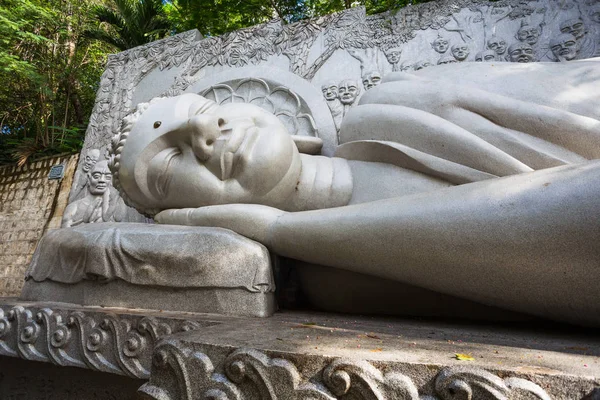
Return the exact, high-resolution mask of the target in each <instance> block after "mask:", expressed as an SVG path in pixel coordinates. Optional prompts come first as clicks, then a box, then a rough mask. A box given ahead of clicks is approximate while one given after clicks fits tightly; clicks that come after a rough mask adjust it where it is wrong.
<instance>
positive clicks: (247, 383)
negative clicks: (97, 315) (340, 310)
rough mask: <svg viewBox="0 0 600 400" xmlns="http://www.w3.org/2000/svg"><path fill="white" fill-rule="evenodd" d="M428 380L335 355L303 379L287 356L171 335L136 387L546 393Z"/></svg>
mask: <svg viewBox="0 0 600 400" xmlns="http://www.w3.org/2000/svg"><path fill="white" fill-rule="evenodd" d="M432 386H434V387H435V389H434V390H435V394H433V395H432V394H423V395H419V391H418V389H417V386H416V385H415V383H414V382H413V380H412V379H411V378H410V377H409V376H407V375H405V374H402V373H398V372H385V373H384V372H382V371H381V370H379V369H377V368H375V367H374V366H373V365H372V364H370V363H368V362H366V361H361V360H351V359H335V360H334V361H332V362H330V363H329V364H328V365H326V366H325V368H323V369H322V370H321V371H320V372H319V373H317V374H316V375H313V376H311V377H303V376H302V375H301V374H300V372H299V370H298V368H297V367H296V366H295V365H294V364H293V363H292V362H290V361H289V360H286V359H283V358H271V357H269V356H268V355H267V354H265V353H263V352H260V351H257V350H253V349H238V350H235V351H233V352H232V353H231V354H230V355H229V356H227V357H226V358H225V359H224V360H222V361H218V360H216V359H215V360H211V359H210V357H209V356H208V355H207V354H205V353H202V352H200V351H193V350H191V349H190V348H188V347H186V346H184V345H181V344H180V343H178V342H176V341H165V342H163V343H161V344H160V345H159V346H158V347H157V348H156V351H155V357H154V365H153V370H152V376H151V378H150V382H148V383H147V384H145V385H143V386H142V387H141V388H140V390H139V392H140V394H142V395H143V396H145V397H144V398H146V399H154V400H170V399H172V400H175V399H184V400H191V399H235V400H245V399H248V400H249V399H264V400H276V399H280V400H283V399H285V400H300V399H310V400H333V399H347V400H350V399H353V400H363V399H364V400H380V399H394V400H419V399H421V400H450V399H456V400H459V399H460V400H471V399H473V400H475V399H477V400H506V399H509V398H515V399H516V398H519V399H521V398H522V399H539V400H548V399H550V396H549V395H548V394H547V393H546V392H545V391H544V390H543V389H542V388H541V387H539V386H538V385H536V384H534V383H533V382H530V381H527V380H524V379H520V378H508V379H504V380H503V379H501V378H499V377H498V376H496V375H493V374H491V373H489V372H487V371H485V370H482V369H478V368H464V367H449V368H445V369H443V370H441V371H440V372H439V373H438V374H437V376H436V377H434V382H433V385H432Z"/></svg>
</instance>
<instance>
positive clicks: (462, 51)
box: [452, 43, 469, 61]
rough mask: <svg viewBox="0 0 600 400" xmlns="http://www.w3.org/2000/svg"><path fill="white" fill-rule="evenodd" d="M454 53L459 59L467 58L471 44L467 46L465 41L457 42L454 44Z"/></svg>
mask: <svg viewBox="0 0 600 400" xmlns="http://www.w3.org/2000/svg"><path fill="white" fill-rule="evenodd" d="M452 55H453V56H454V58H456V59H457V60H458V61H464V60H466V59H467V57H468V56H469V46H467V45H466V44H465V43H462V44H455V45H454V46H452Z"/></svg>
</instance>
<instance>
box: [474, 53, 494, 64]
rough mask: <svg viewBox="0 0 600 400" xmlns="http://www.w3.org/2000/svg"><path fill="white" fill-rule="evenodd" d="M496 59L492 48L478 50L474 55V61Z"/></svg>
mask: <svg viewBox="0 0 600 400" xmlns="http://www.w3.org/2000/svg"><path fill="white" fill-rule="evenodd" d="M494 60H496V52H495V51H494V50H485V51H480V52H479V53H477V55H476V56H475V61H478V62H490V61H494Z"/></svg>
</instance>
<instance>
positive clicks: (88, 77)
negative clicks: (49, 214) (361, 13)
mask: <svg viewBox="0 0 600 400" xmlns="http://www.w3.org/2000/svg"><path fill="white" fill-rule="evenodd" d="M422 1H423V0H415V2H422ZM408 2H409V1H408V0H362V1H351V0H332V1H328V0H165V1H163V0H2V2H1V3H0V164H8V163H15V162H17V163H19V164H22V163H25V162H26V161H27V160H28V159H35V158H38V157H42V156H48V155H53V154H59V153H65V152H76V151H79V149H80V148H81V146H82V144H83V137H84V134H85V129H86V126H87V122H88V118H89V116H90V113H91V111H92V107H93V105H94V99H95V95H96V90H97V89H98V84H99V82H100V75H101V74H102V71H103V69H104V64H105V63H106V58H107V56H108V54H111V53H115V52H119V51H123V50H126V49H129V48H132V47H135V46H139V45H142V44H144V43H148V42H151V41H154V40H157V39H160V38H163V37H165V36H169V35H172V34H176V33H180V32H184V31H187V30H189V29H194V28H196V29H198V30H199V31H200V32H201V33H202V34H203V35H204V36H216V35H220V34H223V33H226V32H229V31H232V30H236V29H240V28H244V27H247V26H252V25H256V24H259V23H262V22H266V21H268V20H270V19H273V18H280V19H282V20H283V21H284V22H286V23H291V22H295V21H298V20H301V19H305V18H310V17H315V16H320V15H325V14H329V13H332V12H336V11H341V10H343V9H346V8H350V7H354V6H359V5H364V6H365V7H366V8H367V12H368V13H377V12H382V11H385V10H388V9H393V8H398V7H402V6H405V5H407V4H408Z"/></svg>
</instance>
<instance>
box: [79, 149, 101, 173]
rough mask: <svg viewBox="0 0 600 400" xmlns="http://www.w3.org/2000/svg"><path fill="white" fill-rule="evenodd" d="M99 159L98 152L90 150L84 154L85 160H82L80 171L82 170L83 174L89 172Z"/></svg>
mask: <svg viewBox="0 0 600 400" xmlns="http://www.w3.org/2000/svg"><path fill="white" fill-rule="evenodd" d="M99 158H100V150H98V149H90V150H89V151H88V152H87V153H86V155H85V158H84V159H83V165H82V166H81V169H82V170H83V172H85V173H88V172H90V170H91V169H92V167H93V166H94V165H96V163H97V162H98V159H99Z"/></svg>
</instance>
